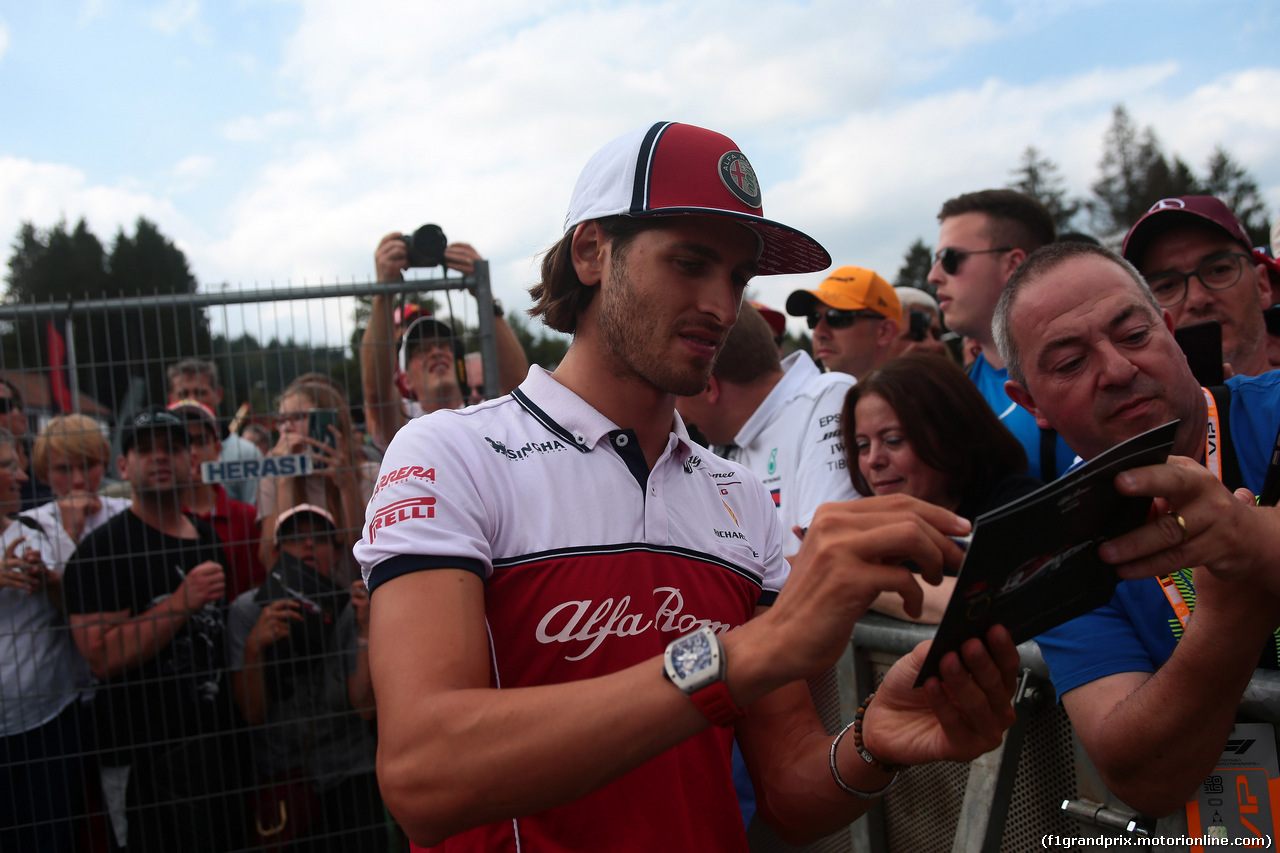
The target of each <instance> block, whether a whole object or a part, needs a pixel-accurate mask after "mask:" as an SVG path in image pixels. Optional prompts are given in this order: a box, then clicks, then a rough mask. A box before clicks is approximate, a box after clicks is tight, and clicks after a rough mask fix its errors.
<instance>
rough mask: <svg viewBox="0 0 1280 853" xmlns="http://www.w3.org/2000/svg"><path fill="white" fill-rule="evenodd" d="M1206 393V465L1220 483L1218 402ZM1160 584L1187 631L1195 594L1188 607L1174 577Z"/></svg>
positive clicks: (1179, 636) (1171, 576)
mask: <svg viewBox="0 0 1280 853" xmlns="http://www.w3.org/2000/svg"><path fill="white" fill-rule="evenodd" d="M1200 390H1201V391H1203V392H1204V401H1205V403H1206V404H1207V405H1208V407H1209V422H1208V424H1206V426H1207V431H1206V433H1205V437H1204V465H1205V467H1206V468H1208V469H1209V470H1210V471H1211V472H1212V473H1213V475H1214V476H1215V477H1217V478H1218V482H1222V457H1221V456H1220V455H1219V447H1220V446H1221V444H1222V442H1221V438H1220V436H1219V434H1218V401H1217V400H1215V399H1214V398H1213V392H1212V391H1210V390H1209V389H1208V388H1203V387H1202V388H1201V389H1200ZM1156 580H1157V581H1159V582H1160V589H1161V591H1162V592H1164V597H1165V598H1167V599H1168V600H1169V606H1170V607H1172V608H1173V612H1174V615H1176V616H1177V617H1178V624H1179V625H1180V626H1181V628H1182V631H1185V630H1187V620H1188V619H1189V618H1190V617H1191V606H1192V605H1194V603H1195V593H1194V592H1192V597H1191V602H1192V605H1188V604H1187V601H1186V599H1185V598H1184V597H1183V595H1182V592H1181V590H1179V589H1178V585H1177V584H1176V583H1175V582H1174V580H1173V575H1164V576H1163V577H1158V578H1156ZM1185 581H1186V584H1187V586H1188V588H1190V587H1191V578H1190V577H1187V578H1186V579H1185ZM1182 631H1176V632H1175V633H1176V634H1177V635H1178V639H1181V633H1182Z"/></svg>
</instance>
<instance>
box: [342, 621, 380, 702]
mask: <svg viewBox="0 0 1280 853" xmlns="http://www.w3.org/2000/svg"><path fill="white" fill-rule="evenodd" d="M347 698H348V699H349V700H350V702H351V707H352V708H354V709H355V710H356V711H359V712H360V716H361V717H363V718H364V719H366V720H372V719H373V718H374V711H375V708H374V701H373V677H372V675H371V674H370V672H369V640H368V639H367V638H365V637H361V638H360V640H359V641H358V643H357V645H356V669H355V672H353V673H351V675H350V676H348V677H347Z"/></svg>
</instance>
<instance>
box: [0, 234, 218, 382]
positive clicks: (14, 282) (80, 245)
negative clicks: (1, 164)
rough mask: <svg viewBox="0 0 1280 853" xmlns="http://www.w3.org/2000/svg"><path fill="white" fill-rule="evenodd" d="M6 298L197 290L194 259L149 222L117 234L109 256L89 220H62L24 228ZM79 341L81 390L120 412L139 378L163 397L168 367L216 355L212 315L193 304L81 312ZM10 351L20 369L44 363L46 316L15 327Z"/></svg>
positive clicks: (60, 299) (56, 299) (76, 325)
mask: <svg viewBox="0 0 1280 853" xmlns="http://www.w3.org/2000/svg"><path fill="white" fill-rule="evenodd" d="M6 282H7V283H8V293H7V298H8V299H9V300H10V301H18V302H33V303H36V304H46V303H65V302H67V301H73V302H74V301H83V300H86V299H102V298H118V297H126V296H153V295H169V294H179V295H180V294H194V293H195V292H196V287H197V284H196V280H195V278H194V276H192V275H191V272H190V269H189V268H188V266H187V261H186V257H185V256H184V255H183V253H182V251H181V250H180V249H178V248H177V247H176V246H175V245H174V244H173V242H172V241H170V240H169V239H168V238H166V237H164V235H162V234H161V233H160V231H159V229H157V228H156V226H155V225H154V224H153V223H151V222H149V221H148V220H146V219H143V218H140V219H138V221H137V223H136V225H135V228H134V233H133V234H132V235H128V234H126V233H125V232H124V230H123V229H122V230H120V231H119V232H118V233H117V234H116V238H115V241H114V243H113V245H112V248H111V251H110V253H107V252H105V251H104V249H103V246H102V244H101V242H100V241H99V240H98V238H97V237H95V236H94V235H93V233H92V232H90V231H89V229H88V227H87V226H86V225H85V223H84V221H83V220H81V221H80V222H79V223H78V224H77V225H76V227H75V229H74V230H73V231H71V232H68V231H67V227H66V223H65V222H60V223H58V224H57V225H55V226H54V227H53V228H50V229H48V230H47V231H40V230H38V229H36V228H35V226H33V225H32V224H31V223H29V222H28V223H23V225H22V226H21V228H20V229H19V231H18V235H17V239H16V240H15V242H14V244H13V253H12V254H11V255H10V258H9V272H8V275H7V276H6ZM72 318H73V338H72V341H73V343H74V346H75V353H76V363H77V365H78V370H77V378H78V380H79V382H80V386H81V390H82V391H84V392H85V393H87V394H89V395H90V396H91V397H94V398H95V399H97V400H99V401H100V402H102V403H104V404H106V405H108V406H112V407H115V406H116V405H118V404H119V403H120V402H121V400H122V399H123V397H124V395H125V394H126V393H127V392H128V389H129V384H130V379H131V378H132V377H138V378H141V379H143V380H144V381H145V383H146V387H147V392H148V396H149V398H150V399H151V400H152V401H154V402H159V401H162V400H163V399H164V396H165V390H166V387H165V386H166V383H165V375H164V370H165V367H166V366H167V364H168V363H169V362H171V361H175V360H177V359H180V358H185V357H191V356H200V357H208V356H209V354H210V347H211V343H212V341H211V338H210V335H209V326H208V319H207V317H206V316H205V312H204V311H203V310H196V309H194V308H168V309H161V308H146V307H143V308H137V307H135V308H132V309H127V310H126V309H121V310H109V311H95V312H93V313H92V314H84V313H74V314H73V315H72ZM13 337H14V338H15V340H14V341H12V342H11V341H6V342H5V344H4V347H3V352H4V354H5V358H6V366H8V364H9V363H10V362H8V359H9V357H10V355H11V354H12V355H13V356H14V357H16V358H17V360H18V364H17V365H16V367H18V368H21V369H34V368H36V367H39V366H42V365H43V364H44V358H43V344H44V337H45V329H44V318H40V319H38V320H36V321H34V322H32V323H31V325H30V326H28V327H26V328H23V329H17V330H14V333H13Z"/></svg>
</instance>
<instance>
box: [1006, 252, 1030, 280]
mask: <svg viewBox="0 0 1280 853" xmlns="http://www.w3.org/2000/svg"><path fill="white" fill-rule="evenodd" d="M1026 259H1027V253H1026V252H1025V251H1023V250H1022V249H1013V250H1012V251H1009V252H1006V253H1005V256H1004V267H1003V268H1002V270H1001V272H1003V273H1004V280H1005V282H1008V281H1009V279H1010V277H1012V276H1013V274H1014V273H1015V272H1017V269H1018V267H1020V266H1022V262H1023V261H1025V260H1026Z"/></svg>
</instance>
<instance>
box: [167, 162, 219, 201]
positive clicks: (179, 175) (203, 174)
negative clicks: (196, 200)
mask: <svg viewBox="0 0 1280 853" xmlns="http://www.w3.org/2000/svg"><path fill="white" fill-rule="evenodd" d="M214 165H215V163H214V159H213V158H212V157H207V156H205V155H203V154H192V155H191V156H189V157H184V158H182V159H181V160H179V161H178V163H177V165H175V166H174V167H173V183H172V184H171V186H170V189H171V190H172V191H173V192H186V191H188V190H190V189H192V188H193V187H196V186H199V184H200V183H201V182H202V181H204V179H205V178H208V177H209V176H210V175H212V174H213V169H214Z"/></svg>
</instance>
